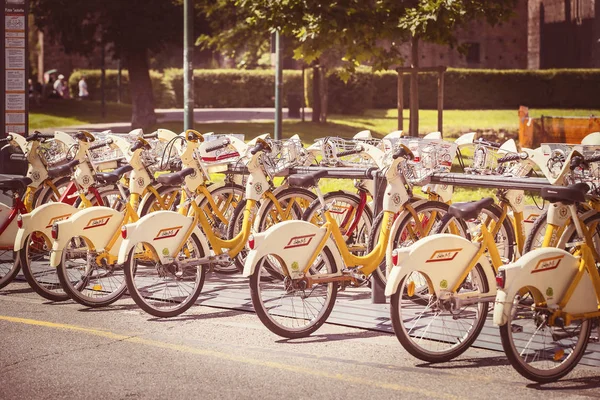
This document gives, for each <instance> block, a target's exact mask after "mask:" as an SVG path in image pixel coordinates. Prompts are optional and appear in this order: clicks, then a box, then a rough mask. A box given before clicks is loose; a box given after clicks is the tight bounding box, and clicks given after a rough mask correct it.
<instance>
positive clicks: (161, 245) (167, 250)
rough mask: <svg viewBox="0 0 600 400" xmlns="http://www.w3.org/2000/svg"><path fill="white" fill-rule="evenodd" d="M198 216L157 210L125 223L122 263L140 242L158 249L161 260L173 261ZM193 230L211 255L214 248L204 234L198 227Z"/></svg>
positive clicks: (121, 251)
mask: <svg viewBox="0 0 600 400" xmlns="http://www.w3.org/2000/svg"><path fill="white" fill-rule="evenodd" d="M193 222H194V219H193V218H192V217H187V216H185V215H181V214H179V213H176V212H174V211H155V212H153V213H152V214H148V215H146V216H144V217H142V218H140V220H139V221H137V222H134V223H131V224H127V225H125V229H127V238H126V239H124V240H123V242H122V243H121V247H120V248H119V260H118V263H119V264H122V263H124V262H125V261H126V260H127V256H128V255H129V252H130V251H131V249H132V248H133V247H134V246H136V245H137V244H139V243H147V244H149V245H150V246H152V247H153V248H154V250H155V251H156V255H157V256H158V258H159V259H160V262H161V263H168V262H171V261H172V260H173V259H172V257H171V255H172V254H173V253H174V252H175V251H176V250H177V248H178V247H179V245H180V244H181V242H182V241H183V240H185V238H186V236H185V235H186V232H188V230H189V229H190V226H191V225H192V224H193ZM193 233H194V234H195V235H196V236H197V237H198V240H199V241H200V245H201V247H202V250H204V255H205V256H208V255H209V253H208V250H209V249H210V247H209V245H208V242H207V240H206V237H205V236H204V233H203V232H202V231H201V230H200V228H199V227H198V226H195V227H194V230H193Z"/></svg>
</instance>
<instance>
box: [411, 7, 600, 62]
mask: <svg viewBox="0 0 600 400" xmlns="http://www.w3.org/2000/svg"><path fill="white" fill-rule="evenodd" d="M596 3H597V4H596ZM458 39H459V43H460V44H469V46H468V51H467V53H466V54H460V53H459V52H458V51H457V50H456V49H450V48H448V47H444V46H439V45H434V44H428V43H421V44H420V45H419V53H420V58H421V59H420V60H419V63H420V66H436V65H447V66H449V67H457V68H494V69H538V68H600V42H599V39H600V1H598V2H597V1H596V0H519V3H518V5H517V7H516V9H515V15H514V17H513V18H512V19H510V20H509V21H507V22H504V23H501V24H498V25H497V26H494V27H492V26H489V25H487V23H485V22H484V21H476V22H473V23H472V24H471V25H470V26H468V27H467V28H466V29H464V30H463V31H461V32H459V33H458ZM405 59H406V60H410V47H408V46H407V48H406V50H405Z"/></svg>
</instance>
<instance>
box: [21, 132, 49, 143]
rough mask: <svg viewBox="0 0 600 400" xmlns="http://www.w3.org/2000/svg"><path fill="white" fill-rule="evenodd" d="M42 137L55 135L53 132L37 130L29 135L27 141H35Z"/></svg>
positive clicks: (46, 137) (47, 137)
mask: <svg viewBox="0 0 600 400" xmlns="http://www.w3.org/2000/svg"><path fill="white" fill-rule="evenodd" d="M42 139H54V135H53V134H51V133H41V132H38V131H35V132H34V133H33V135H30V136H27V137H26V138H25V141H27V142H34V141H39V140H42Z"/></svg>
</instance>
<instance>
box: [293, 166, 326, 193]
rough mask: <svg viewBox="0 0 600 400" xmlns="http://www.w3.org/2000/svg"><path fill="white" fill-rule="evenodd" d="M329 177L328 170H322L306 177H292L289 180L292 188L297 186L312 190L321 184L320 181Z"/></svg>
mask: <svg viewBox="0 0 600 400" xmlns="http://www.w3.org/2000/svg"><path fill="white" fill-rule="evenodd" d="M326 175H327V171H326V170H324V169H323V170H321V171H317V172H313V173H310V174H306V175H291V176H290V177H289V178H288V184H289V185H290V186H297V187H303V188H310V187H314V186H317V184H318V183H319V179H321V178H322V177H324V176H326Z"/></svg>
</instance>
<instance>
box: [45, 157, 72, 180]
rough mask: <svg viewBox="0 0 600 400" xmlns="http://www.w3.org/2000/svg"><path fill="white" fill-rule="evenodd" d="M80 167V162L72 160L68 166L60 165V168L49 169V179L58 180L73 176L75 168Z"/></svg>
mask: <svg viewBox="0 0 600 400" xmlns="http://www.w3.org/2000/svg"><path fill="white" fill-rule="evenodd" d="M78 165H79V160H71V161H69V162H68V163H66V164H63V165H59V166H58V167H52V168H48V177H49V178H58V177H59V176H68V175H71V171H72V170H73V168H75V167H76V166H78Z"/></svg>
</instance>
